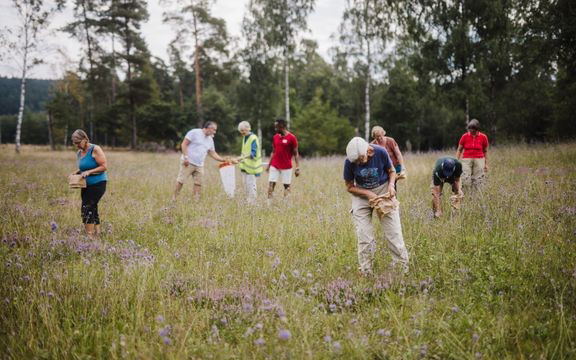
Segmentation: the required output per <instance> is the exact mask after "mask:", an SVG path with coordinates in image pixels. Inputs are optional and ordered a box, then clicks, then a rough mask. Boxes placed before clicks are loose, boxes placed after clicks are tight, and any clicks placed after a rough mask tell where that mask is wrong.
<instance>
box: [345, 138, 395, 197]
mask: <svg viewBox="0 0 576 360" xmlns="http://www.w3.org/2000/svg"><path fill="white" fill-rule="evenodd" d="M370 146H372V147H373V148H374V156H372V158H371V159H370V160H368V162H367V163H366V164H363V165H359V164H354V163H351V162H350V161H349V160H348V159H346V160H345V161H344V180H346V181H354V182H355V183H356V186H358V187H361V188H364V189H374V188H375V187H378V186H380V185H382V184H384V183H385V182H387V181H388V169H389V168H390V167H391V166H392V161H390V156H389V155H388V152H387V151H386V149H384V148H383V147H381V146H378V145H374V144H371V145H370Z"/></svg>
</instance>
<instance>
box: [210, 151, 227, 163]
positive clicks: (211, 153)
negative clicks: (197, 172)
mask: <svg viewBox="0 0 576 360" xmlns="http://www.w3.org/2000/svg"><path fill="white" fill-rule="evenodd" d="M208 155H210V157H211V158H212V159H214V160H216V161H220V162H224V161H226V160H225V159H224V158H223V157H221V156H220V155H218V153H217V152H216V151H214V150H208Z"/></svg>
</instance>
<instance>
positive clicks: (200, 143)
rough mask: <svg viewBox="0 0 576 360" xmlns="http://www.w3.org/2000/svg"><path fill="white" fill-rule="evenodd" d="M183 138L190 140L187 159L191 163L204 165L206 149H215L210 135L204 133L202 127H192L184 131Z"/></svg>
mask: <svg viewBox="0 0 576 360" xmlns="http://www.w3.org/2000/svg"><path fill="white" fill-rule="evenodd" d="M185 138H186V139H188V140H189V141H190V144H189V145H188V161H190V163H191V164H192V165H196V166H204V159H205V158H206V154H208V151H210V150H212V151H215V150H214V139H212V136H206V135H204V131H202V129H192V130H190V131H188V133H186V137H185ZM182 160H184V155H182Z"/></svg>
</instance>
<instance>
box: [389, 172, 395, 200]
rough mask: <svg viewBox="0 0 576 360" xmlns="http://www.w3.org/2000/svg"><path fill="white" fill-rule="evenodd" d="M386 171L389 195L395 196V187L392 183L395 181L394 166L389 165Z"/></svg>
mask: <svg viewBox="0 0 576 360" xmlns="http://www.w3.org/2000/svg"><path fill="white" fill-rule="evenodd" d="M387 172H388V192H389V193H390V197H394V196H396V189H394V184H395V183H396V170H395V169H394V166H390V167H389V168H388V170H387Z"/></svg>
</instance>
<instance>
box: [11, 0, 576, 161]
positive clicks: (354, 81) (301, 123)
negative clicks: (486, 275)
mask: <svg viewBox="0 0 576 360" xmlns="http://www.w3.org/2000/svg"><path fill="white" fill-rule="evenodd" d="M24 2H25V1H24ZM68 6H73V7H74V19H73V20H72V21H71V22H70V23H69V24H67V25H66V26H65V27H64V28H62V29H60V30H61V32H60V36H71V37H73V38H75V39H77V40H78V41H80V42H81V43H82V44H83V54H82V60H81V61H80V63H79V64H78V66H77V68H75V69H74V70H70V71H68V72H67V73H66V74H65V75H64V76H63V77H62V78H61V79H58V80H56V81H54V82H53V84H52V86H51V87H50V89H49V90H47V91H48V92H49V97H48V98H47V100H46V101H45V102H44V103H43V109H42V110H43V112H42V113H40V114H32V112H33V111H34V110H37V107H34V106H32V105H31V106H30V107H29V108H27V109H29V110H30V112H28V113H27V112H26V111H24V117H23V118H24V121H23V126H22V139H23V141H24V142H27V139H28V142H44V143H51V144H52V145H53V146H54V147H56V146H58V145H59V144H62V145H64V144H66V141H67V140H66V139H67V138H68V137H69V135H70V132H71V131H72V130H73V129H75V128H84V129H86V130H87V132H88V133H89V134H90V135H91V137H92V139H93V141H94V142H96V143H99V144H103V145H108V146H131V147H132V148H144V149H145V148H150V147H166V148H174V147H175V146H177V144H178V143H179V142H180V141H181V139H182V137H183V135H184V134H185V132H186V131H187V130H189V129H190V128H193V127H196V126H198V125H199V124H201V123H202V122H203V121H206V120H213V121H217V122H218V124H219V129H218V133H217V135H216V139H215V143H216V146H217V148H218V150H219V151H222V152H227V151H235V150H237V147H238V143H239V135H238V133H237V130H236V125H237V124H238V122H240V121H242V120H247V121H249V122H251V123H252V126H253V129H254V131H257V132H258V133H259V135H261V136H262V137H263V144H264V147H265V148H267V149H268V150H269V148H270V141H269V139H270V138H271V136H272V133H273V121H274V118H276V117H278V116H282V117H287V118H288V120H289V121H290V127H291V129H292V131H293V132H294V133H295V134H296V135H297V136H298V138H299V140H300V147H301V149H300V150H301V152H302V153H303V154H304V155H316V154H331V153H337V152H342V149H343V148H344V146H345V144H346V142H347V140H348V139H349V138H350V137H351V136H353V135H354V134H359V135H360V136H364V135H365V133H366V129H367V128H369V127H371V126H372V125H381V126H383V127H384V128H385V129H386V130H387V132H388V134H390V135H391V136H393V137H394V138H395V139H396V140H397V141H398V143H399V144H400V145H401V147H403V148H405V147H409V148H411V149H413V150H428V149H438V148H443V147H450V146H455V144H456V141H457V139H458V138H459V135H461V133H462V132H463V131H464V129H465V126H466V122H467V121H468V120H469V119H471V118H477V119H479V120H480V122H481V124H482V129H483V131H485V132H486V133H488V135H489V137H490V138H491V139H492V141H493V142H508V141H522V140H523V141H550V140H553V141H554V140H562V139H567V138H573V137H574V136H575V135H576V121H575V119H576V116H575V115H576V67H575V66H574V64H576V3H575V2H574V1H570V0H557V1H551V0H542V1H536V0H475V1H469V0H455V1H454V0H450V1H448V0H445V1H442V0H441V1H429V0H397V1H396V0H378V1H377V0H349V1H348V3H347V6H346V9H345V11H344V13H343V14H342V21H341V25H340V27H339V28H338V29H334V33H335V36H336V37H337V38H338V39H339V46H336V47H334V48H333V49H331V51H330V59H325V58H323V57H322V56H320V55H319V53H318V45H317V43H316V42H315V41H314V40H313V39H308V38H306V37H304V36H303V34H305V32H304V30H305V29H306V28H307V25H308V24H307V18H308V15H309V13H310V12H311V11H313V9H314V0H251V1H250V2H249V4H248V6H247V8H246V13H245V15H244V21H243V23H242V34H241V37H242V39H237V38H233V37H231V36H230V35H229V34H228V32H227V29H226V23H225V21H224V20H223V19H221V18H219V17H218V14H216V13H214V12H213V11H212V8H211V7H212V2H211V1H208V0H188V1H185V2H184V1H177V0H174V1H166V2H165V5H164V6H165V13H164V21H165V22H166V23H168V24H170V25H171V26H173V28H174V30H175V34H176V35H175V37H174V39H172V41H171V42H170V43H168V44H167V51H168V53H169V55H170V56H169V61H168V62H165V61H163V60H162V59H160V58H157V57H154V56H152V55H151V54H150V51H149V50H148V47H147V45H146V42H145V40H144V38H143V36H142V32H141V26H142V24H143V23H144V22H146V21H147V19H148V16H149V14H148V11H147V3H146V1H143V0H122V1H120V0H98V1H87V0H74V1H71V2H68ZM240 40H241V41H240ZM8 80H9V81H10V84H9V86H17V87H18V86H19V85H20V84H19V83H17V84H13V83H14V80H13V79H2V81H1V82H0V88H1V89H5V87H6V86H7V85H5V83H6V81H8ZM29 85H30V84H29ZM2 91H4V90H2ZM10 94H12V92H10ZM17 98H18V96H16V97H14V96H10V97H6V98H5V99H2V103H1V104H2V106H1V109H0V110H1V111H2V113H5V111H6V109H10V111H14V109H17V108H18V104H17V103H16V104H13V102H17V100H18V99H17ZM12 114H13V112H12ZM2 129H3V130H2V140H3V141H6V140H7V139H11V138H13V137H14V132H15V131H16V120H15V118H14V117H6V116H4V117H2Z"/></svg>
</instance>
